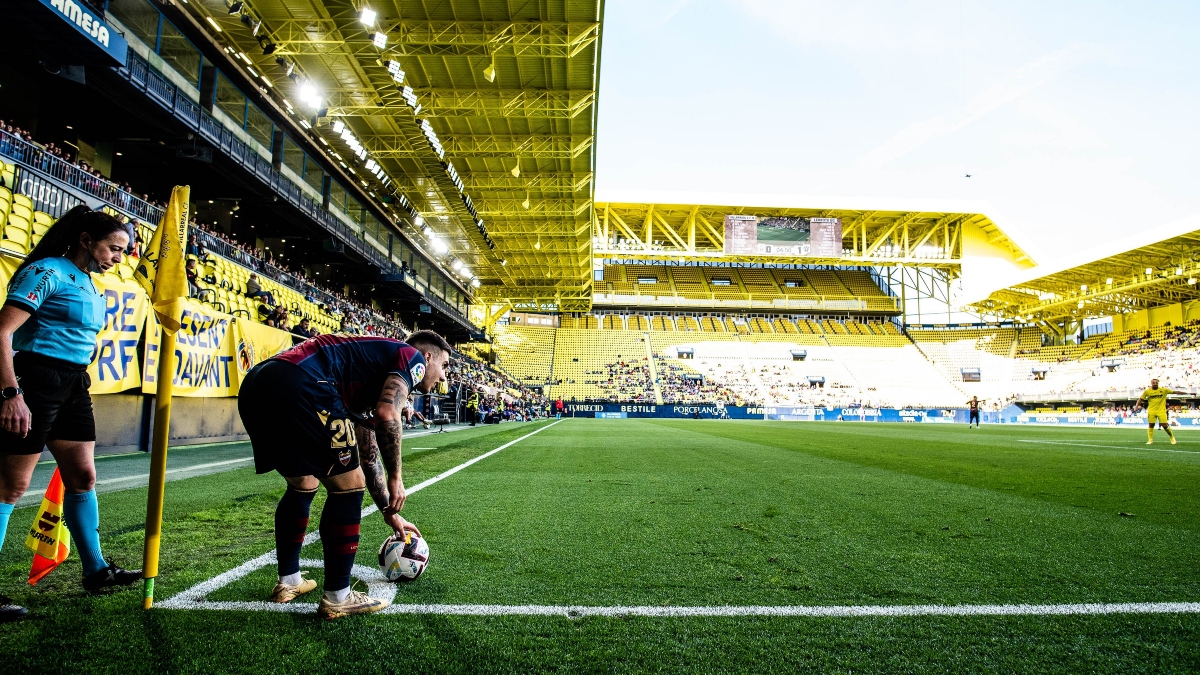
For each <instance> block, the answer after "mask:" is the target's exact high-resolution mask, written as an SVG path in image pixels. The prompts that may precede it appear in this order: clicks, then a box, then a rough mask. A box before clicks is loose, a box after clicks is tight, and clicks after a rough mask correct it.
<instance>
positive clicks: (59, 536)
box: [25, 469, 71, 586]
mask: <svg viewBox="0 0 1200 675" xmlns="http://www.w3.org/2000/svg"><path fill="white" fill-rule="evenodd" d="M64 492H66V489H65V488H64V487H63V482H62V476H60V475H59V474H58V469H55V470H54V475H53V476H51V477H50V485H48V486H47V487H46V496H45V497H42V508H40V509H38V514H37V517H35V518H34V520H33V525H32V526H30V528H29V536H27V537H25V548H27V549H29V550H31V551H33V566H32V567H30V568H29V585H30V586H33V585H34V584H36V583H37V582H39V581H41V580H42V577H44V576H46V575H47V574H49V573H50V572H51V571H53V570H54V568H55V567H58V566H59V564H61V563H62V561H64V560H66V559H67V556H68V555H70V553H71V533H70V532H68V531H67V524H66V522H65V521H63V493H64Z"/></svg>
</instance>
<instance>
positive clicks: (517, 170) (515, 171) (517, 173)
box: [512, 160, 521, 178]
mask: <svg viewBox="0 0 1200 675" xmlns="http://www.w3.org/2000/svg"><path fill="white" fill-rule="evenodd" d="M512 175H513V178H520V177H521V161H520V160H517V162H516V164H513V168H512Z"/></svg>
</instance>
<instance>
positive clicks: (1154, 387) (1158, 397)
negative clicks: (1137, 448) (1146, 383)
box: [1133, 378, 1175, 445]
mask: <svg viewBox="0 0 1200 675" xmlns="http://www.w3.org/2000/svg"><path fill="white" fill-rule="evenodd" d="M1174 393H1175V392H1174V391H1172V390H1170V389H1167V388H1166V387H1160V386H1158V379H1157V378H1155V379H1153V380H1150V388H1149V389H1147V390H1146V391H1143V392H1142V395H1141V397H1140V398H1138V400H1137V403H1135V404H1134V406H1133V409H1134V412H1137V409H1138V408H1139V407H1140V406H1141V405H1142V404H1143V403H1145V404H1146V421H1147V422H1149V423H1150V427H1149V428H1148V429H1146V439H1147V440H1146V445H1153V444H1154V423H1155V422H1158V426H1159V427H1161V428H1162V430H1163V431H1165V432H1167V437H1168V438H1170V439H1171V445H1175V434H1174V433H1173V432H1172V431H1171V420H1170V418H1168V416H1167V396H1170V395H1171V394H1174Z"/></svg>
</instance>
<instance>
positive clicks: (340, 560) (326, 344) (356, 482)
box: [238, 330, 450, 619]
mask: <svg viewBox="0 0 1200 675" xmlns="http://www.w3.org/2000/svg"><path fill="white" fill-rule="evenodd" d="M449 362H450V345H449V344H447V343H446V341H445V340H444V339H443V338H442V337H441V336H440V335H438V334H437V333H434V332H432V331H425V330H423V331H417V332H415V333H413V334H412V335H409V336H408V340H407V341H406V342H400V341H399V340H393V339H390V338H382V337H369V336H357V335H355V336H350V335H320V336H317V337H314V338H311V339H309V340H305V341H304V342H301V343H300V344H298V345H296V346H295V347H292V348H291V349H289V350H287V351H285V352H282V353H280V354H277V355H276V356H274V357H272V358H270V359H267V360H266V361H263V362H262V363H260V364H258V365H257V366H255V367H254V368H252V369H251V370H250V372H249V373H247V374H246V379H245V380H243V382H242V386H241V391H240V392H239V393H238V412H239V413H240V414H241V416H242V423H243V424H244V425H245V426H246V432H247V433H248V434H249V435H250V442H251V444H252V445H253V447H254V467H255V470H256V471H257V472H258V473H267V472H268V471H276V472H278V473H279V475H281V476H283V477H284V479H285V480H286V481H287V484H288V487H287V491H285V492H284V494H283V498H282V499H281V500H280V501H279V506H278V507H277V508H276V510H275V547H276V551H277V554H278V559H279V583H277V584H276V585H275V588H274V590H272V591H271V600H272V601H274V602H289V601H291V600H292V599H294V598H296V597H297V596H299V595H302V594H304V593H308V592H309V591H311V590H313V589H314V588H316V587H317V584H316V582H315V581H312V580H311V579H305V578H303V576H302V575H301V573H300V548H301V546H302V545H303V542H304V534H305V531H306V530H307V529H308V516H309V510H310V508H311V507H312V501H313V497H314V496H316V493H317V487H318V486H319V485H324V486H325V491H326V492H327V493H328V497H327V499H326V500H325V507H324V509H323V510H322V511H321V525H320V533H321V544H322V547H323V550H324V557H325V594H324V596H322V598H321V602H320V604H319V605H318V607H317V613H318V614H319V615H320V616H322V617H324V618H327V619H333V618H337V617H340V616H347V615H350V614H368V613H371V612H378V611H379V610H381V609H384V608H385V607H387V605H388V603H387V602H386V601H384V600H377V599H375V598H371V597H369V596H368V595H367V594H365V593H362V592H359V591H352V590H351V589H350V570H351V568H352V567H353V566H354V554H355V553H356V552H357V551H358V533H359V524H360V521H361V519H362V518H361V509H362V501H363V490H364V489H366V490H367V491H368V492H370V493H371V499H373V500H374V501H375V504H376V505H377V506H378V507H379V510H380V512H381V513H382V514H383V518H384V520H385V521H386V522H387V524H388V525H390V526H391V527H392V529H393V530H395V531H396V532H398V533H402V532H404V531H405V530H412V531H414V532H416V531H417V528H416V527H415V526H413V525H412V523H409V522H407V521H406V520H404V519H403V518H401V517H400V514H399V512H400V509H401V508H403V506H404V496H405V495H404V482H403V480H401V476H400V436H401V434H402V427H403V417H402V413H401V409H402V407H403V405H404V402H405V401H406V400H407V398H408V394H409V392H410V391H413V390H416V391H419V392H423V393H429V392H430V391H432V390H433V388H434V387H435V386H436V385H437V383H438V382H441V381H442V380H444V379H445V371H446V366H447V364H449ZM418 534H419V532H418Z"/></svg>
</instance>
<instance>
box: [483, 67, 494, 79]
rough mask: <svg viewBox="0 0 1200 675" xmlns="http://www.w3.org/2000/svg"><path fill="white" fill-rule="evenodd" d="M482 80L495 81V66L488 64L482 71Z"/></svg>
mask: <svg viewBox="0 0 1200 675" xmlns="http://www.w3.org/2000/svg"><path fill="white" fill-rule="evenodd" d="M483 79H485V80H487V81H488V82H495V81H496V64H494V63H490V64H488V67H487V68H484V69H483Z"/></svg>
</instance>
